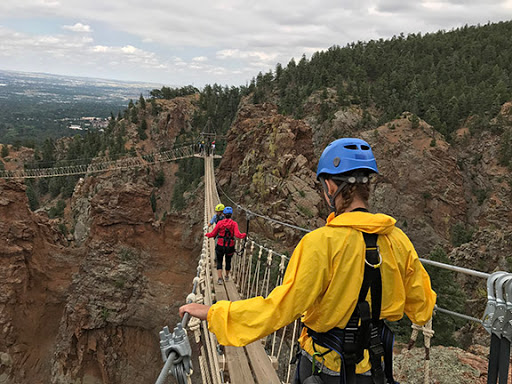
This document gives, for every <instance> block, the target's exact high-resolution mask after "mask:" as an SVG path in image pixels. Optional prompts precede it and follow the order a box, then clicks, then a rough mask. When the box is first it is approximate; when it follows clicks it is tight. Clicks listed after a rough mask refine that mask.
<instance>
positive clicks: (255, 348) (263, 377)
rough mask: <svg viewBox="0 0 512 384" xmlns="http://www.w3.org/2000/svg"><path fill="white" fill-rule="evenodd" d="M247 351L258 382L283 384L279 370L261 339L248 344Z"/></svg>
mask: <svg viewBox="0 0 512 384" xmlns="http://www.w3.org/2000/svg"><path fill="white" fill-rule="evenodd" d="M245 351H246V353H247V356H248V357H249V363H250V364H251V367H252V369H253V371H254V376H255V377H256V382H257V383H261V384H281V380H280V379H279V377H278V376H277V372H276V370H275V369H274V367H273V366H272V363H271V362H270V359H269V357H268V355H267V352H265V349H264V348H263V344H261V341H260V340H257V341H255V342H254V343H251V344H249V345H247V346H246V347H245Z"/></svg>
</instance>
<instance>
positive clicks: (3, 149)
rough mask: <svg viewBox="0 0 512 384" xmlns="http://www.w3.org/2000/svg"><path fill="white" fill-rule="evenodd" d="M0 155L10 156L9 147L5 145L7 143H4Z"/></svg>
mask: <svg viewBox="0 0 512 384" xmlns="http://www.w3.org/2000/svg"><path fill="white" fill-rule="evenodd" d="M0 156H2V157H4V158H5V157H7V156H9V147H8V146H7V145H5V144H3V145H2V151H1V153H0Z"/></svg>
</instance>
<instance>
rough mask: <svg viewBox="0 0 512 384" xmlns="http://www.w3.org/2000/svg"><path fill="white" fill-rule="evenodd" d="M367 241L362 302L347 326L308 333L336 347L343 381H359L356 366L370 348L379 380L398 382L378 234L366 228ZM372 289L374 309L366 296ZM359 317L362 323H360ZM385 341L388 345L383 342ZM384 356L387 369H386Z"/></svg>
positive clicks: (375, 378) (379, 383) (375, 377)
mask: <svg viewBox="0 0 512 384" xmlns="http://www.w3.org/2000/svg"><path fill="white" fill-rule="evenodd" d="M363 237H364V241H365V244H366V255H365V257H366V263H365V271H364V278H363V283H362V285H361V289H360V291H359V297H358V304H357V306H356V309H355V310H354V313H352V316H351V317H350V320H349V321H348V323H347V326H346V327H345V329H343V330H342V329H339V328H333V329H331V330H330V331H328V332H325V333H317V332H315V331H313V330H311V329H309V328H308V334H309V335H310V336H311V337H312V338H313V341H314V342H315V343H317V344H319V345H322V346H324V347H326V348H329V349H331V350H334V351H336V352H337V353H338V354H339V355H340V357H341V359H342V369H343V368H344V369H343V371H344V372H340V381H341V383H346V384H355V383H356V374H355V366H356V364H357V363H359V362H360V361H361V360H362V358H363V348H368V350H369V353H370V363H371V366H372V370H371V371H372V379H373V382H374V383H375V384H384V383H386V380H387V382H388V383H395V381H394V379H393V371H392V369H393V368H392V367H393V366H392V359H393V341H394V337H393V333H392V332H391V330H390V329H389V328H388V327H387V326H386V325H385V324H384V322H383V321H382V320H380V311H381V306H382V278H381V274H380V268H379V266H380V262H381V256H380V254H379V250H378V247H377V239H378V235H377V234H368V233H364V232H363ZM368 291H370V292H371V303H372V305H371V311H370V306H369V304H368V302H367V301H366V296H367V295H368ZM359 321H361V323H360V324H359ZM383 341H384V345H383ZM383 357H384V363H385V371H383V369H382V358H383Z"/></svg>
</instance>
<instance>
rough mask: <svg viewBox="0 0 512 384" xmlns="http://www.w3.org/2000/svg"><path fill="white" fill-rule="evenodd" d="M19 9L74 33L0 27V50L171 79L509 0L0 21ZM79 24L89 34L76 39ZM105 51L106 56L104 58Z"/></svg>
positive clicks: (193, 7) (103, 13) (235, 80)
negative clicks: (2, 29) (175, 74)
mask: <svg viewBox="0 0 512 384" xmlns="http://www.w3.org/2000/svg"><path fill="white" fill-rule="evenodd" d="M76 15H80V21H81V22H80V23H76V19H77V17H76ZM23 19H26V20H30V22H32V21H34V22H33V25H37V21H38V20H43V21H45V23H46V24H48V23H49V22H50V21H51V20H59V24H58V27H60V28H63V29H64V30H66V31H71V32H79V33H76V34H69V33H67V34H65V35H58V34H52V33H48V31H44V32H41V34H40V35H37V34H31V35H27V34H23V33H20V31H21V29H20V30H17V31H10V32H9V34H8V36H6V37H5V38H4V37H3V35H2V32H1V30H0V58H4V57H7V56H8V55H11V56H9V57H12V55H13V54H14V52H15V54H16V55H18V56H19V60H20V61H19V62H21V61H22V60H23V59H24V60H25V62H29V61H30V60H31V59H30V57H31V56H30V55H32V53H31V52H37V54H38V56H35V53H34V56H33V57H32V60H31V61H32V63H33V64H34V68H35V65H36V64H37V63H39V62H41V61H44V58H45V57H47V58H52V57H53V58H54V57H57V55H59V57H61V56H60V55H62V54H64V55H65V56H66V57H68V58H69V61H70V62H73V65H76V64H78V67H77V68H79V67H80V66H82V65H85V64H82V63H85V62H92V63H94V67H95V68H96V69H94V68H92V67H91V71H93V70H104V71H107V70H108V69H109V66H110V65H112V66H114V65H115V67H116V70H115V71H112V72H111V73H114V74H116V76H117V74H120V73H121V71H120V69H122V68H125V72H126V73H128V71H133V72H132V73H133V76H142V75H149V74H148V71H147V70H145V71H141V68H144V69H151V70H153V71H155V73H154V75H153V76H154V78H155V79H156V78H158V77H159V76H161V77H162V78H165V79H169V80H168V81H170V82H172V81H174V83H180V84H186V83H187V82H188V81H196V82H197V81H199V82H201V83H203V84H204V83H208V82H210V83H211V82H222V81H227V82H230V83H231V84H243V83H245V81H246V80H247V78H250V77H252V75H255V74H256V73H253V72H251V74H248V71H255V70H257V71H259V70H261V71H266V70H268V69H270V68H274V67H275V64H276V63H277V62H281V63H282V64H283V65H286V64H287V63H288V62H289V60H290V59H291V58H292V57H294V58H295V59H296V60H299V59H300V57H301V56H302V54H303V53H306V54H307V55H310V54H311V53H313V52H315V51H318V50H325V49H327V48H328V47H330V46H332V45H334V44H337V45H341V46H344V45H345V44H347V43H350V42H353V41H358V40H362V41H364V40H369V39H378V38H390V37H392V36H393V35H397V34H400V33H401V32H404V33H405V34H408V33H417V32H422V33H425V32H432V31H436V30H439V29H447V30H449V29H452V28H454V27H458V26H462V25H464V24H470V25H471V24H477V23H482V24H483V23H487V22H488V21H491V22H493V21H499V20H510V19H512V0H503V1H501V0H408V1H403V0H344V1H343V2H340V1H339V0H302V1H300V2H297V1H295V0H294V1H292V0H281V1H279V2H276V1H275V0H273V1H270V0H258V1H257V2H255V1H249V0H217V1H205V0H189V1H186V2H183V1H178V0H146V1H144V2H141V1H140V0H123V1H121V0H109V1H108V2H106V1H105V0H88V1H87V2H84V1H82V0H66V1H62V0H61V1H57V0H22V1H16V2H15V1H3V2H0V23H2V21H3V20H23ZM45 23H41V24H45ZM6 25H7V24H6ZM9 25H11V24H9ZM0 28H1V27H0ZM31 30H33V28H31ZM16 33H18V34H19V35H16ZM84 34H86V35H85V36H87V38H88V39H89V40H85V39H80V37H81V38H84V37H85V36H84ZM67 35H70V36H67ZM10 37H13V39H14V40H13V41H14V42H15V43H14V42H12V41H9V40H8V38H10ZM92 38H94V42H93V41H92ZM6 39H7V40H6ZM15 44H17V46H15ZM3 47H5V49H4V48H3ZM105 53H108V54H109V56H112V57H109V59H108V60H106V59H105V58H104V56H105ZM89 56H90V57H89ZM178 56H179V57H180V58H178ZM99 57H101V60H100V59H99ZM48 60H49V59H48ZM110 62H112V64H109V63H110ZM114 63H115V64H114ZM2 65H3V63H2ZM13 65H14V64H13ZM91 65H92V64H91ZM192 65H195V66H194V67H192ZM47 68H48V66H47ZM50 68H51V66H50ZM179 70H180V71H181V70H182V71H181V72H180V74H179V75H177V76H174V73H177V72H178V71H179ZM158 71H165V72H158ZM123 73H124V72H123ZM205 74H206V75H205ZM207 75H208V76H207ZM173 76H174V77H173ZM212 76H213V77H212ZM198 79H202V80H198Z"/></svg>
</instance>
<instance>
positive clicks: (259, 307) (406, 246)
mask: <svg viewBox="0 0 512 384" xmlns="http://www.w3.org/2000/svg"><path fill="white" fill-rule="evenodd" d="M377 173H378V170H377V163H376V161H375V158H374V155H373V152H372V150H371V148H370V145H369V144H368V143H367V142H365V141H363V140H360V139H349V138H345V139H339V140H336V141H334V142H332V143H331V144H329V145H328V146H327V147H326V148H325V150H324V152H323V153H322V156H321V157H320V160H319V163H318V168H317V179H318V180H319V181H320V182H321V184H322V186H323V191H324V197H325V200H326V201H327V203H328V204H329V207H330V208H331V211H332V213H331V214H330V215H329V217H328V218H327V223H326V225H325V226H324V227H321V228H319V229H317V230H315V231H312V232H311V233H308V234H307V235H305V236H304V237H303V238H302V240H301V241H300V242H299V244H298V245H297V247H296V248H295V251H294V252H293V255H292V256H291V258H290V261H289V263H288V267H287V269H286V273H285V276H284V280H283V283H282V285H280V286H278V287H276V288H275V289H274V290H273V291H272V292H271V293H270V294H269V295H268V296H267V297H266V298H263V297H261V296H260V297H255V298H250V299H246V300H240V301H235V302H229V301H218V302H217V303H215V304H214V305H212V306H205V305H201V304H188V305H184V306H182V307H181V308H180V315H182V316H183V314H184V313H185V312H188V313H190V314H191V315H192V316H196V317H198V318H200V319H207V320H208V328H209V329H210V331H211V332H213V333H214V334H215V335H216V336H217V340H218V342H219V343H220V344H222V345H233V346H243V345H247V344H249V343H251V342H253V341H255V340H258V339H260V338H262V337H265V336H267V335H269V334H271V333H272V332H274V331H276V330H278V329H280V328H282V327H284V326H285V325H287V324H289V323H291V322H292V321H293V320H295V319H297V318H298V317H300V316H302V322H303V324H304V328H303V329H302V333H301V335H300V338H299V343H300V346H301V351H300V354H299V355H298V356H297V357H298V365H297V371H296V378H295V383H296V384H297V383H298V384H302V383H304V384H305V383H325V384H331V383H332V384H335V383H336V384H338V383H345V384H354V383H355V384H391V383H394V380H393V378H392V376H393V375H392V368H391V363H392V352H393V350H392V345H393V334H392V332H391V331H390V330H389V328H388V327H387V326H386V325H385V324H384V321H383V319H386V320H389V321H397V320H400V319H401V318H402V317H403V315H404V313H405V314H406V315H407V316H408V317H409V319H410V320H411V321H412V322H413V323H415V324H418V325H424V324H426V323H427V322H428V320H429V319H430V318H431V316H432V311H433V309H434V305H435V302H436V294H435V292H434V291H433V290H432V288H431V285H430V278H429V276H428V274H427V272H426V271H425V269H424V268H423V266H422V264H421V262H420V260H419V258H418V255H417V254H416V251H415V250H414V247H413V245H412V243H411V241H410V240H409V238H408V237H407V236H406V235H405V234H404V233H403V232H402V231H401V230H400V229H399V228H397V227H396V226H395V223H396V220H395V219H394V218H392V217H390V216H387V215H384V214H381V213H377V214H373V213H370V212H368V199H369V195H370V175H371V174H377ZM368 293H371V300H370V298H369V297H370V296H369V295H368ZM367 300H368V301H371V307H370V304H369V303H368V301H367ZM382 362H384V364H382ZM340 372H341V374H340ZM312 376H315V377H312Z"/></svg>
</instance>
